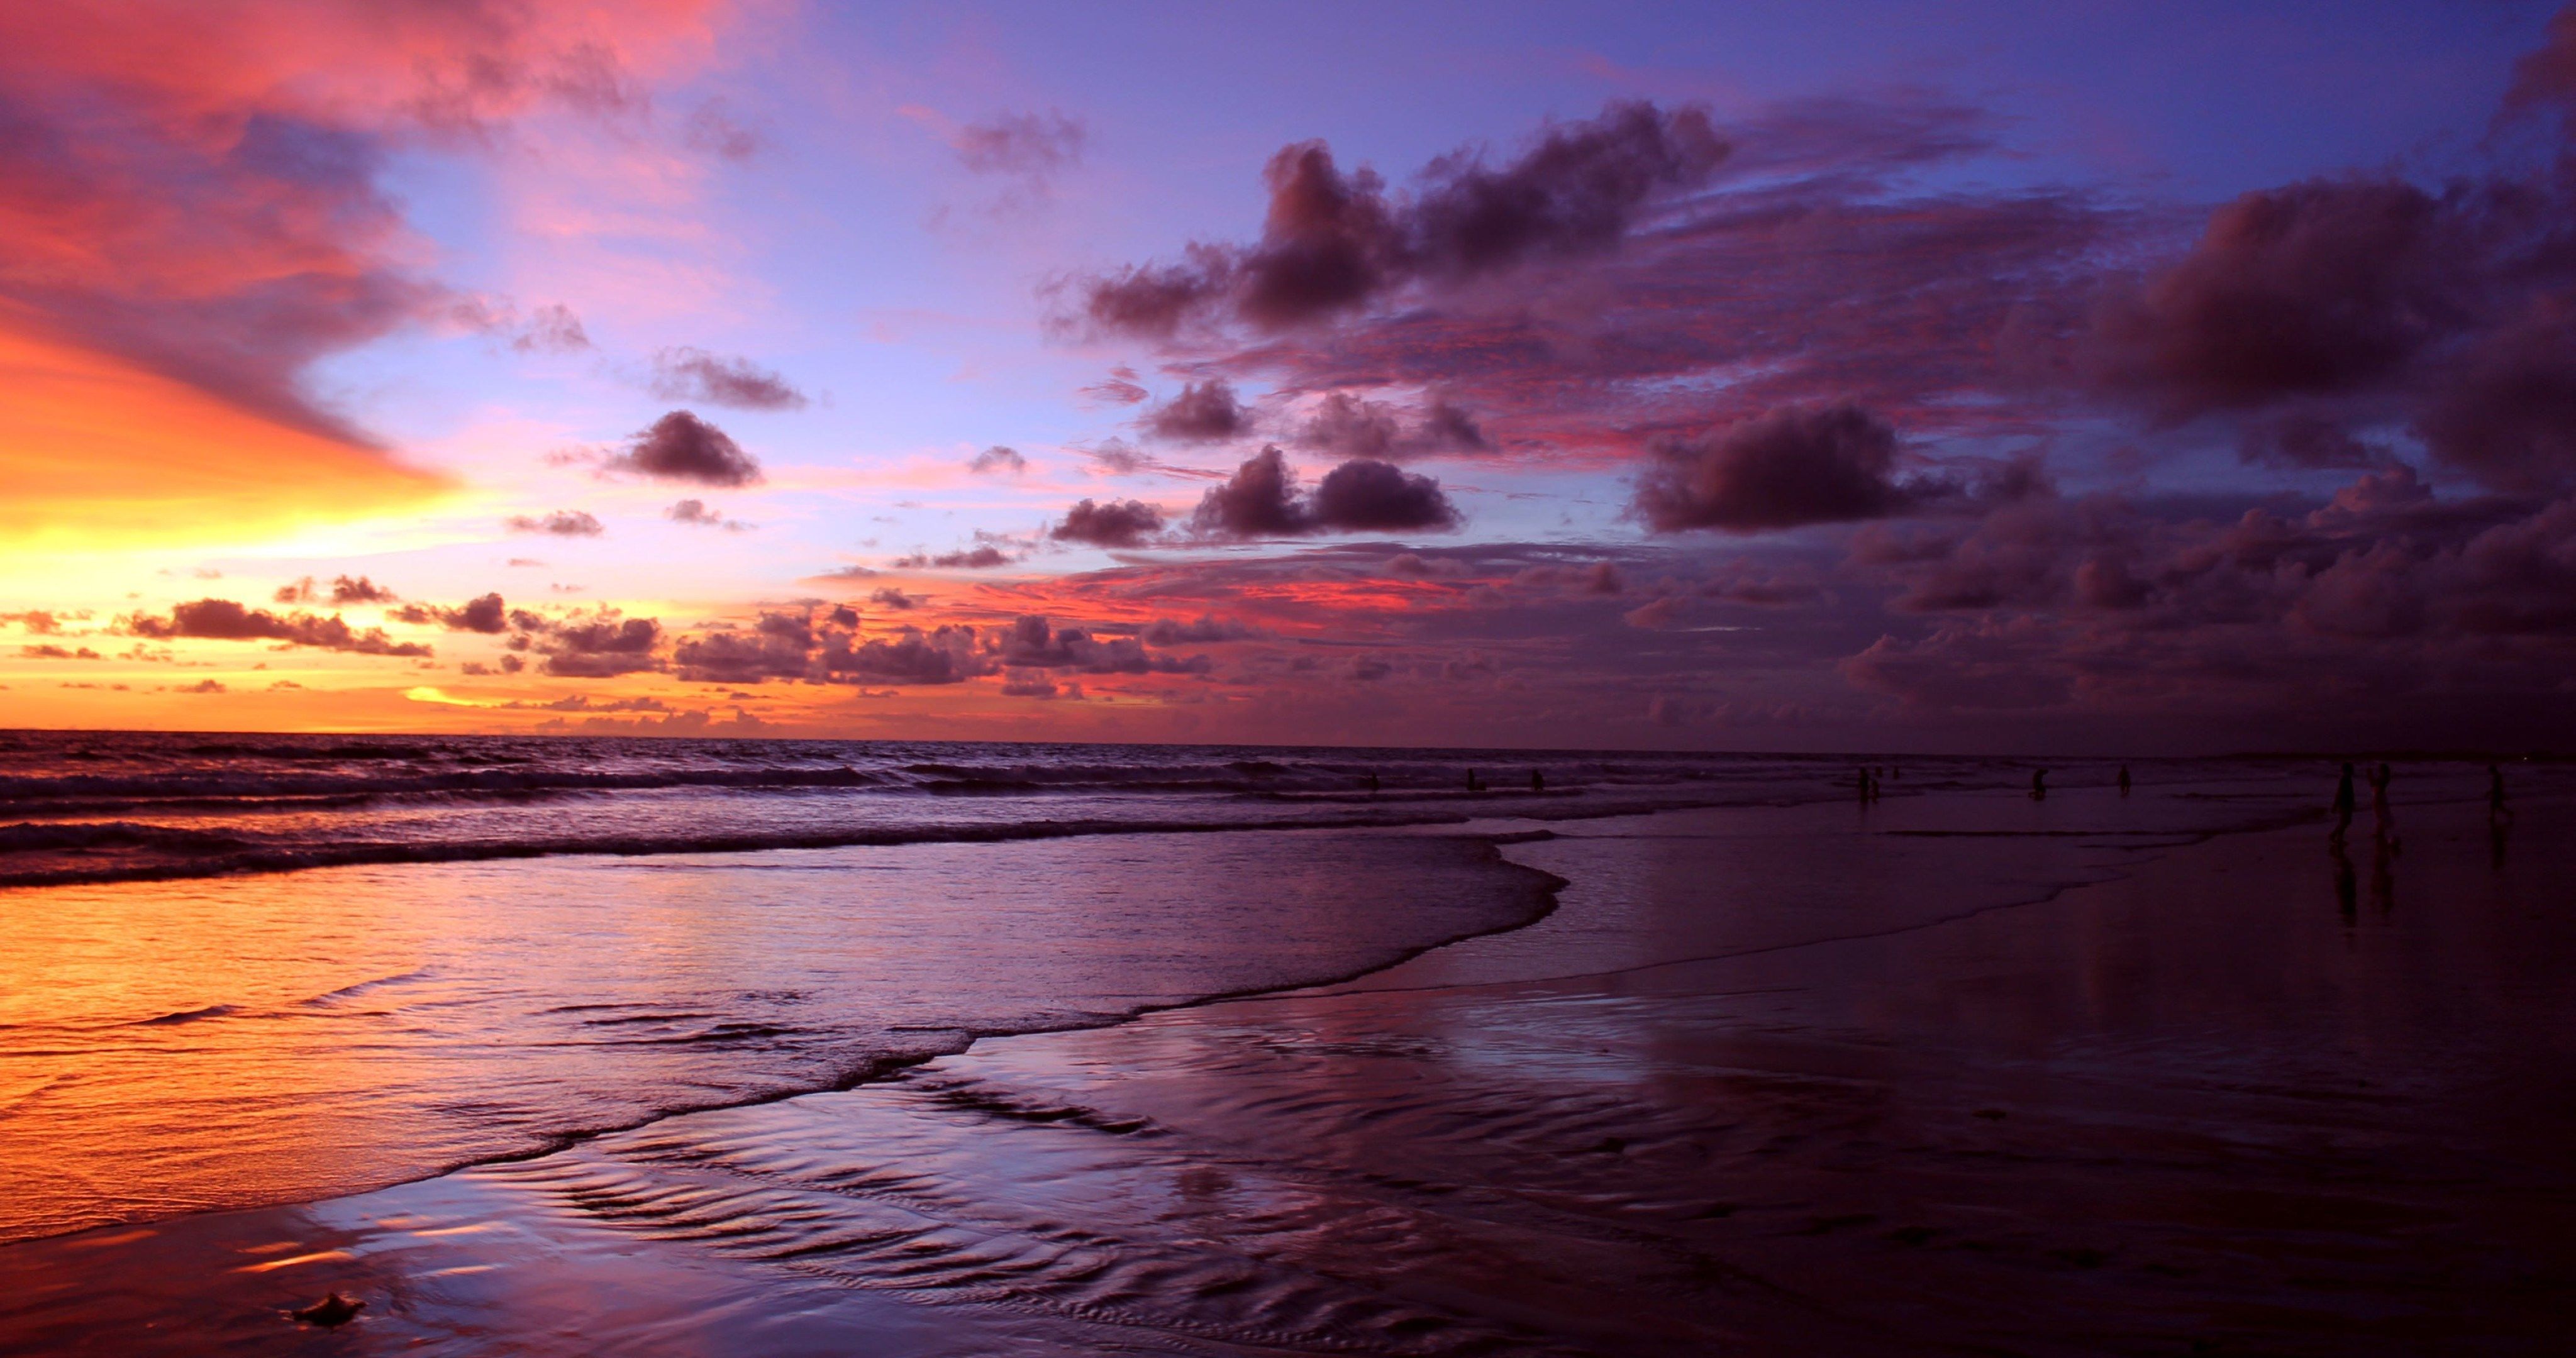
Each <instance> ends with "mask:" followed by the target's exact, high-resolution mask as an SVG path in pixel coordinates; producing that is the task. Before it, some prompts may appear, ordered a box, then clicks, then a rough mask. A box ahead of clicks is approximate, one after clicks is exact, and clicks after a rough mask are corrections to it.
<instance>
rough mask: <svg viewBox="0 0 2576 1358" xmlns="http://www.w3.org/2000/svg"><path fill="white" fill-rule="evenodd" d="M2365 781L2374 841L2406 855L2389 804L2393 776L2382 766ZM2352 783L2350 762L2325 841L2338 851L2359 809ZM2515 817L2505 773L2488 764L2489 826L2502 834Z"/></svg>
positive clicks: (2339, 781) (2338, 782) (2339, 782)
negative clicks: (2505, 785) (2506, 798)
mask: <svg viewBox="0 0 2576 1358" xmlns="http://www.w3.org/2000/svg"><path fill="white" fill-rule="evenodd" d="M2362 778H2363V780H2364V781H2365V782H2367V783H2368V784H2369V785H2370V838H2371V841H2372V842H2373V843H2375V844H2377V845H2378V846H2380V847H2381V848H2383V849H2386V850H2387V851H2389V852H2390V853H2403V852H2405V842H2404V841H2403V840H2401V839H2399V838H2398V837H2397V813H2396V811H2395V810H2394V809H2392V808H2391V807H2390V806H2389V803H2388V784H2389V783H2390V782H2391V781H2392V779H2393V778H2394V775H2393V774H2392V773H2391V771H2390V770H2389V767H2388V765H2386V764H2384V763H2383V764H2379V765H2377V766H2375V767H2373V768H2372V769H2371V770H2370V771H2369V772H2368V773H2366V774H2363V775H2362ZM2352 780H2353V766H2352V765H2351V764H2349V763H2347V764H2345V765H2344V766H2343V776H2342V777H2341V778H2338V779H2336V780H2335V793H2334V803H2333V806H2332V807H2331V809H2332V810H2333V812H2334V818H2335V823H2334V829H2332V830H2329V831H2327V832H2326V842H2327V843H2329V844H2332V845H2334V846H2335V847H2336V848H2338V849H2340V848H2342V847H2343V844H2344V840H2345V838H2346V836H2348V835H2349V834H2350V833H2351V832H2352V817H2353V812H2354V811H2355V810H2357V809H2358V807H2359V798H2358V797H2357V796H2356V795H2355V793H2354V789H2353V781H2352ZM2513 818H2514V817H2513V808H2512V807H2511V806H2509V805H2507V804H2506V802H2505V795H2504V770H2503V769H2501V768H2498V767H2497V766H2495V765H2493V764H2489V765H2487V827H2488V828H2489V829H2491V830H2498V831H2501V830H2502V829H2503V828H2504V827H2506V826H2509V825H2511V824H2513Z"/></svg>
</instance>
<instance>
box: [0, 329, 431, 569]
mask: <svg viewBox="0 0 2576 1358" xmlns="http://www.w3.org/2000/svg"><path fill="white" fill-rule="evenodd" d="M0 391H5V392H6V393H7V399H6V400H0V483H5V484H6V485H8V487H9V490H10V501H11V504H10V513H9V514H8V515H7V516H5V517H0V546H6V547H19V548H25V547H34V548H53V549H62V548H79V549H83V550H112V549H115V548H118V547H128V546H153V547H183V546H204V547H214V546H223V545H230V544H238V543H245V542H256V541H259V540H261V539H263V538H267V537H272V536H276V535H280V534H282V533H284V532H286V531H290V530H292V529H293V528H295V527H297V526H299V525H302V524H305V523H310V522H316V521H340V520H346V519H352V518H364V517H367V516H369V515H372V514H381V513H388V512H393V511H396V510H400V509H406V508H411V507H416V506H418V505H419V504H420V503H421V502H422V501H423V500H425V499H427V498H429V497H431V496H433V495H436V494H438V493H439V492H441V491H442V490H443V489H444V488H445V483H444V482H442V481H441V480H440V479H439V478H437V477H434V476H432V475H430V474H428V473H425V472H420V471H415V470H412V469H409V468H406V467H403V466H400V465H398V464H396V463H394V462H391V461H389V460H387V459H385V458H384V457H382V456H380V455H378V454H376V453H374V452H373V451H371V450H369V449H366V448H362V447H359V446H357V445H355V444H352V443H350V442H348V441H346V440H342V439H336V438H331V437H328V436H326V435H322V434H318V433H313V432H310V431H307V430H303V429H297V428H294V427H291V426H287V425H282V424H280V423H278V422H276V421H274V420H270V419H267V418H263V417H261V416H259V415H256V414H252V413H250V412H248V411H245V410H242V409H240V408H239V407H237V406H234V405H231V404H229V403H227V402H224V401H222V400H220V399H218V398H216V397H214V396H211V395H209V394H207V393H206V392H204V391H202V390H199V389H197V388H195V387H191V386H189V385H187V384H185V383H182V382H178V381H175V380H173V379H171V378H168V377H164V376H162V375H160V374H158V373H154V372H150V371H148V370H145V369H143V368H141V367H139V366H137V365H135V364H134V363H132V362H130V361H125V360H121V359H117V358H112V357H109V356H106V355H103V354H97V353H90V352H84V351H82V350H79V349H76V348H72V347H70V346H67V345H62V344H58V343H57V344H47V343H45V342H43V341H41V340H38V339H35V338H33V337H30V336H28V335H25V334H21V333H13V332H11V331H10V330H9V329H8V328H6V327H5V326H0Z"/></svg>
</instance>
